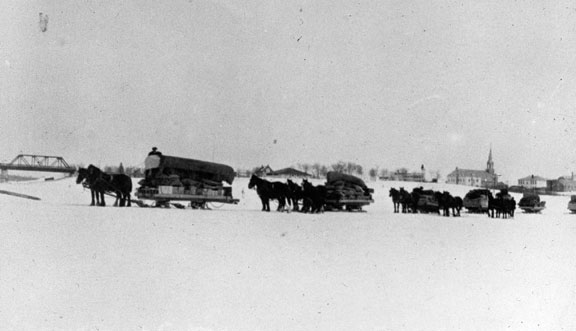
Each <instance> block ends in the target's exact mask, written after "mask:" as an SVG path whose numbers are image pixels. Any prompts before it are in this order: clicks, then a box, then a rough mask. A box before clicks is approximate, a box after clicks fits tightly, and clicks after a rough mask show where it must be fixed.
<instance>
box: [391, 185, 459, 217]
mask: <svg viewBox="0 0 576 331" xmlns="http://www.w3.org/2000/svg"><path fill="white" fill-rule="evenodd" d="M389 196H390V197H391V198H392V203H393V204H394V212H395V213H399V212H402V213H437V214H442V215H444V216H450V214H452V216H460V211H461V210H462V207H463V201H462V198H460V197H458V196H452V195H451V194H450V192H447V191H444V192H439V191H433V190H424V189H423V188H422V187H417V188H414V189H413V190H412V192H408V191H406V190H405V189H404V188H402V187H401V188H400V189H396V188H391V189H390V192H389Z"/></svg>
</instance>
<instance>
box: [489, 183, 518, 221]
mask: <svg viewBox="0 0 576 331" xmlns="http://www.w3.org/2000/svg"><path fill="white" fill-rule="evenodd" d="M515 209H516V200H514V198H513V197H512V196H511V195H510V194H508V191H507V190H501V191H500V192H498V193H496V197H495V198H493V197H491V196H490V197H489V200H488V217H491V218H494V217H497V218H500V217H502V218H508V217H514V210H515Z"/></svg>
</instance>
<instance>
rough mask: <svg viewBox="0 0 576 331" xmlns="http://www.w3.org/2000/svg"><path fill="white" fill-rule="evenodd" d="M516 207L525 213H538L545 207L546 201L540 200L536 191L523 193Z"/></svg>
mask: <svg viewBox="0 0 576 331" xmlns="http://www.w3.org/2000/svg"><path fill="white" fill-rule="evenodd" d="M518 208H520V209H522V210H523V211H524V212H525V213H539V212H541V211H542V210H543V209H544V208H546V201H540V196H539V195H538V194H536V193H524V195H523V196H522V199H520V202H518Z"/></svg>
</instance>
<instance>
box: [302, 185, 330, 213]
mask: <svg viewBox="0 0 576 331" xmlns="http://www.w3.org/2000/svg"><path fill="white" fill-rule="evenodd" d="M302 193H303V196H304V200H303V202H302V212H304V213H306V212H311V213H320V212H322V211H323V210H324V205H325V204H326V193H327V192H326V187H325V186H324V185H318V186H314V185H312V183H310V182H309V181H308V180H306V179H304V180H302Z"/></svg>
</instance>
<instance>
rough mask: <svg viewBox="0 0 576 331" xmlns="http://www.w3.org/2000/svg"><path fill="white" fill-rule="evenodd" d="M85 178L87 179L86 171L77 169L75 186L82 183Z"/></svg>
mask: <svg viewBox="0 0 576 331" xmlns="http://www.w3.org/2000/svg"><path fill="white" fill-rule="evenodd" d="M87 178H88V169H86V168H78V177H77V178H76V184H80V183H82V182H83V181H84V180H85V179H87Z"/></svg>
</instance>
